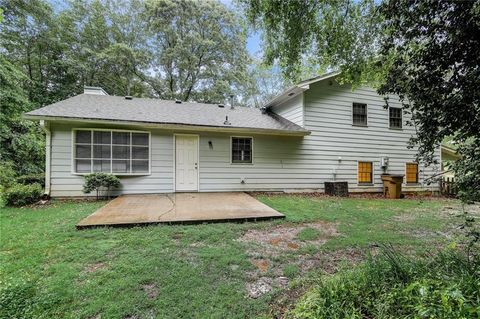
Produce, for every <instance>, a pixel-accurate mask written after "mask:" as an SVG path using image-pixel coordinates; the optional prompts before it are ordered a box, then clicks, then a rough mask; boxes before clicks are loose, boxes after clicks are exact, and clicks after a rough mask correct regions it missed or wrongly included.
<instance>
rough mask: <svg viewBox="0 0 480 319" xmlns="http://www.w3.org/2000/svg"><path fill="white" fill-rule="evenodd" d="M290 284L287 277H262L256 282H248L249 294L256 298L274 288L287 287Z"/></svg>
mask: <svg viewBox="0 0 480 319" xmlns="http://www.w3.org/2000/svg"><path fill="white" fill-rule="evenodd" d="M287 286H288V278H287V277H282V276H281V277H277V278H274V279H272V278H270V277H260V278H259V279H257V280H256V281H254V282H250V283H247V294H248V296H249V297H250V298H253V299H256V298H258V297H261V296H263V295H264V294H266V293H269V292H270V291H272V289H273V288H286V287H287Z"/></svg>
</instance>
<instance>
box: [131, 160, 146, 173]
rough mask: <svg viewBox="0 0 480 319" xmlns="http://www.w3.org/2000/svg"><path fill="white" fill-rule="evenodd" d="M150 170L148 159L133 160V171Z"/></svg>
mask: <svg viewBox="0 0 480 319" xmlns="http://www.w3.org/2000/svg"><path fill="white" fill-rule="evenodd" d="M146 172H148V161H132V173H146Z"/></svg>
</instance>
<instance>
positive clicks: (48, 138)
mask: <svg viewBox="0 0 480 319" xmlns="http://www.w3.org/2000/svg"><path fill="white" fill-rule="evenodd" d="M40 126H41V127H42V128H43V130H44V131H45V192H44V195H43V197H44V198H45V199H48V198H50V172H51V157H52V133H51V131H50V124H49V122H46V121H44V120H41V121H40Z"/></svg>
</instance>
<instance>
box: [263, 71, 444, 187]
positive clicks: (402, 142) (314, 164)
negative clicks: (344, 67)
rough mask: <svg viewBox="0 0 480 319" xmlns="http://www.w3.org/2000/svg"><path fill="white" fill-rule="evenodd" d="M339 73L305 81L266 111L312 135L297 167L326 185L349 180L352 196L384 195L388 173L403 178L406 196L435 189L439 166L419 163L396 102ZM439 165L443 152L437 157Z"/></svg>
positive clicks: (410, 132) (409, 128)
mask: <svg viewBox="0 0 480 319" xmlns="http://www.w3.org/2000/svg"><path fill="white" fill-rule="evenodd" d="M337 75H338V73H332V74H327V75H324V76H320V77H316V78H314V79H311V80H307V81H303V82H301V83H299V84H297V85H295V86H293V87H291V88H290V89H288V90H286V91H285V92H283V93H282V94H280V95H279V96H277V97H276V98H275V99H273V100H272V101H270V102H269V103H268V104H267V105H266V106H267V107H268V108H269V109H271V110H272V111H273V112H276V113H277V114H279V115H281V116H282V117H284V118H286V119H288V120H290V121H292V122H294V123H296V124H298V125H300V126H302V127H304V128H305V129H307V130H309V131H310V132H311V134H310V135H308V136H305V137H304V139H303V141H302V143H301V146H300V147H299V150H298V152H299V153H301V154H303V159H302V160H301V163H300V162H299V163H298V165H299V166H302V167H305V168H306V169H308V170H309V172H310V174H309V175H310V176H312V177H313V176H318V177H319V178H320V179H321V180H324V181H347V182H348V184H349V190H350V191H352V192H371V191H374V192H379V191H381V190H382V181H381V179H380V176H381V175H382V174H384V173H388V174H399V175H404V176H405V177H404V185H403V188H404V190H406V191H420V190H436V189H437V187H438V186H437V184H436V183H431V177H432V176H434V175H436V174H438V173H439V170H440V166H439V165H430V166H428V167H426V166H425V165H423V164H422V163H417V162H416V160H415V155H416V152H417V149H416V148H412V149H410V148H408V147H407V146H408V142H409V140H410V138H411V137H412V136H413V135H414V134H415V128H414V127H413V126H411V125H409V124H407V122H408V119H409V117H408V115H407V116H406V115H405V114H404V112H403V111H402V105H401V103H400V101H399V100H398V98H397V97H395V96H389V97H388V101H389V103H388V108H387V107H386V103H385V99H384V97H382V96H379V95H378V94H377V92H376V91H375V90H374V89H372V88H370V87H360V88H355V89H354V90H352V87H351V86H350V85H340V84H338V83H337V82H336V81H335V77H336V76H337ZM437 156H438V159H439V162H440V148H439V149H438V153H437Z"/></svg>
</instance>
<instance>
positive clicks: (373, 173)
mask: <svg viewBox="0 0 480 319" xmlns="http://www.w3.org/2000/svg"><path fill="white" fill-rule="evenodd" d="M360 162H362V163H372V182H371V183H360V182H359V178H358V177H359V176H358V165H359V164H360ZM357 186H360V187H362V186H365V187H371V186H375V162H374V161H369V160H357Z"/></svg>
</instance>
